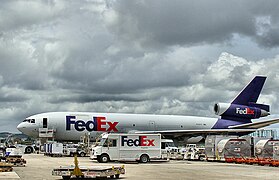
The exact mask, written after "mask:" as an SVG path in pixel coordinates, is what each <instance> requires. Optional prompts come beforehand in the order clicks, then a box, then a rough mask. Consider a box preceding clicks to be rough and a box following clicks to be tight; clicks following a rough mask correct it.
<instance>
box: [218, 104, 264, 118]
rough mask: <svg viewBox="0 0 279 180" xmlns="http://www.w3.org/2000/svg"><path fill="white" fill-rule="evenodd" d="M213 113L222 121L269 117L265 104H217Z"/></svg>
mask: <svg viewBox="0 0 279 180" xmlns="http://www.w3.org/2000/svg"><path fill="white" fill-rule="evenodd" d="M214 112H215V114H216V115H219V116H221V117H222V119H223V118H224V119H240V118H241V119H258V118H260V117H265V116H268V115H269V106H268V105H265V104H257V103H249V104H248V106H246V105H239V104H229V103H217V104H215V105H214Z"/></svg>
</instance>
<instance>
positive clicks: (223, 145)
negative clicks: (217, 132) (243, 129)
mask: <svg viewBox="0 0 279 180" xmlns="http://www.w3.org/2000/svg"><path fill="white" fill-rule="evenodd" d="M217 151H218V153H219V156H220V159H221V160H226V161H232V160H235V162H236V163H243V162H245V159H246V158H249V157H251V145H250V142H248V141H247V140H246V139H242V138H230V139H223V140H221V141H220V142H219V143H218V145H217Z"/></svg>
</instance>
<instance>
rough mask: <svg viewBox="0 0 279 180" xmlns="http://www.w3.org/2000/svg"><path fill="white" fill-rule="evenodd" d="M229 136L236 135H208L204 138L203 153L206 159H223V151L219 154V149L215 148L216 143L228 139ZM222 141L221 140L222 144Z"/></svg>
mask: <svg viewBox="0 0 279 180" xmlns="http://www.w3.org/2000/svg"><path fill="white" fill-rule="evenodd" d="M231 138H234V139H235V138H237V136H222V135H208V136H207V137H206V139H205V155H206V159H207V160H208V161H216V160H217V161H220V160H225V159H224V153H222V152H221V153H222V154H221V156H223V157H221V156H220V154H219V151H218V149H217V147H218V143H219V142H220V141H222V140H226V139H227V140H229V139H231ZM223 143H224V141H222V144H223Z"/></svg>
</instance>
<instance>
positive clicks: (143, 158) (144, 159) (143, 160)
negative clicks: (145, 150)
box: [140, 154, 149, 163]
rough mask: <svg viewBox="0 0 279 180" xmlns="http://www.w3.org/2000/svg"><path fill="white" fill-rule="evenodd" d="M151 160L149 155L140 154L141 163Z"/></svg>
mask: <svg viewBox="0 0 279 180" xmlns="http://www.w3.org/2000/svg"><path fill="white" fill-rule="evenodd" d="M148 161H149V156H148V155H146V154H143V155H141V156H140V162H141V163H147V162H148Z"/></svg>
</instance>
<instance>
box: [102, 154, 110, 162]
mask: <svg viewBox="0 0 279 180" xmlns="http://www.w3.org/2000/svg"><path fill="white" fill-rule="evenodd" d="M100 162H101V163H107V162H109V156H108V155H107V154H102V155H101V156H100Z"/></svg>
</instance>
